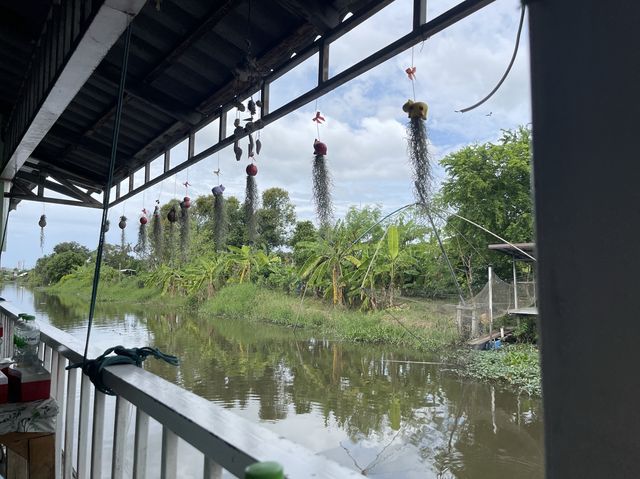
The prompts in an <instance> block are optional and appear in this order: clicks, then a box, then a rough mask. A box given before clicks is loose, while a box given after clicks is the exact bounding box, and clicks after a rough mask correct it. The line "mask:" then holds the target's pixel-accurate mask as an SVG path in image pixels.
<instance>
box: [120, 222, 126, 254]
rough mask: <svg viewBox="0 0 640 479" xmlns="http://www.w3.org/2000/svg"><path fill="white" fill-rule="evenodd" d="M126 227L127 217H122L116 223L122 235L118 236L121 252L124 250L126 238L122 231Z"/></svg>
mask: <svg viewBox="0 0 640 479" xmlns="http://www.w3.org/2000/svg"><path fill="white" fill-rule="evenodd" d="M126 227H127V217H126V216H124V215H122V216H121V217H120V221H119V222H118V228H120V230H122V234H121V235H120V247H121V248H122V251H124V250H125V247H126V245H127V237H126V234H125V231H124V229H125V228H126Z"/></svg>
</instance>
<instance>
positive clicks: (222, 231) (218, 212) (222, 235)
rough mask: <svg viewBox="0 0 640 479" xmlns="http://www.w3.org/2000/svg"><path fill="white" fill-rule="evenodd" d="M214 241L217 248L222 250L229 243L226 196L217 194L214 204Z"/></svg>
mask: <svg viewBox="0 0 640 479" xmlns="http://www.w3.org/2000/svg"><path fill="white" fill-rule="evenodd" d="M213 221H214V238H213V240H214V242H215V246H216V249H217V250H218V251H222V250H224V249H225V247H226V243H227V215H226V212H225V204H224V196H222V195H217V196H216V197H215V198H214V205H213Z"/></svg>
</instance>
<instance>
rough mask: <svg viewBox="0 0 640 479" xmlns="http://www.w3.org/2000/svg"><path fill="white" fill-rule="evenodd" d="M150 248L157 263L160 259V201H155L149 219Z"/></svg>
mask: <svg viewBox="0 0 640 479" xmlns="http://www.w3.org/2000/svg"><path fill="white" fill-rule="evenodd" d="M151 246H152V247H153V254H154V255H155V258H156V260H157V261H158V262H160V259H161V258H162V219H161V218H160V201H159V200H156V206H155V208H154V209H153V216H152V217H151Z"/></svg>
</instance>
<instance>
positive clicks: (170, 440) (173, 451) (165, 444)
mask: <svg viewBox="0 0 640 479" xmlns="http://www.w3.org/2000/svg"><path fill="white" fill-rule="evenodd" d="M177 475H178V436H177V435H176V434H175V433H174V432H173V431H172V430H171V429H169V428H168V427H166V426H165V425H163V426H162V464H161V469H160V478H161V479H176V477H177Z"/></svg>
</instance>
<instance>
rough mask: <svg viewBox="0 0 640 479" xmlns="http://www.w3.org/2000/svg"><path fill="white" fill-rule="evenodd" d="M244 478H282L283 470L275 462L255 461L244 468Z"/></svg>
mask: <svg viewBox="0 0 640 479" xmlns="http://www.w3.org/2000/svg"><path fill="white" fill-rule="evenodd" d="M244 478H245V479H284V470H283V469H282V466H281V465H280V464H278V463H277V462H271V461H266V462H256V463H255V464H251V465H250V466H248V467H247V468H246V469H245V470H244Z"/></svg>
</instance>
